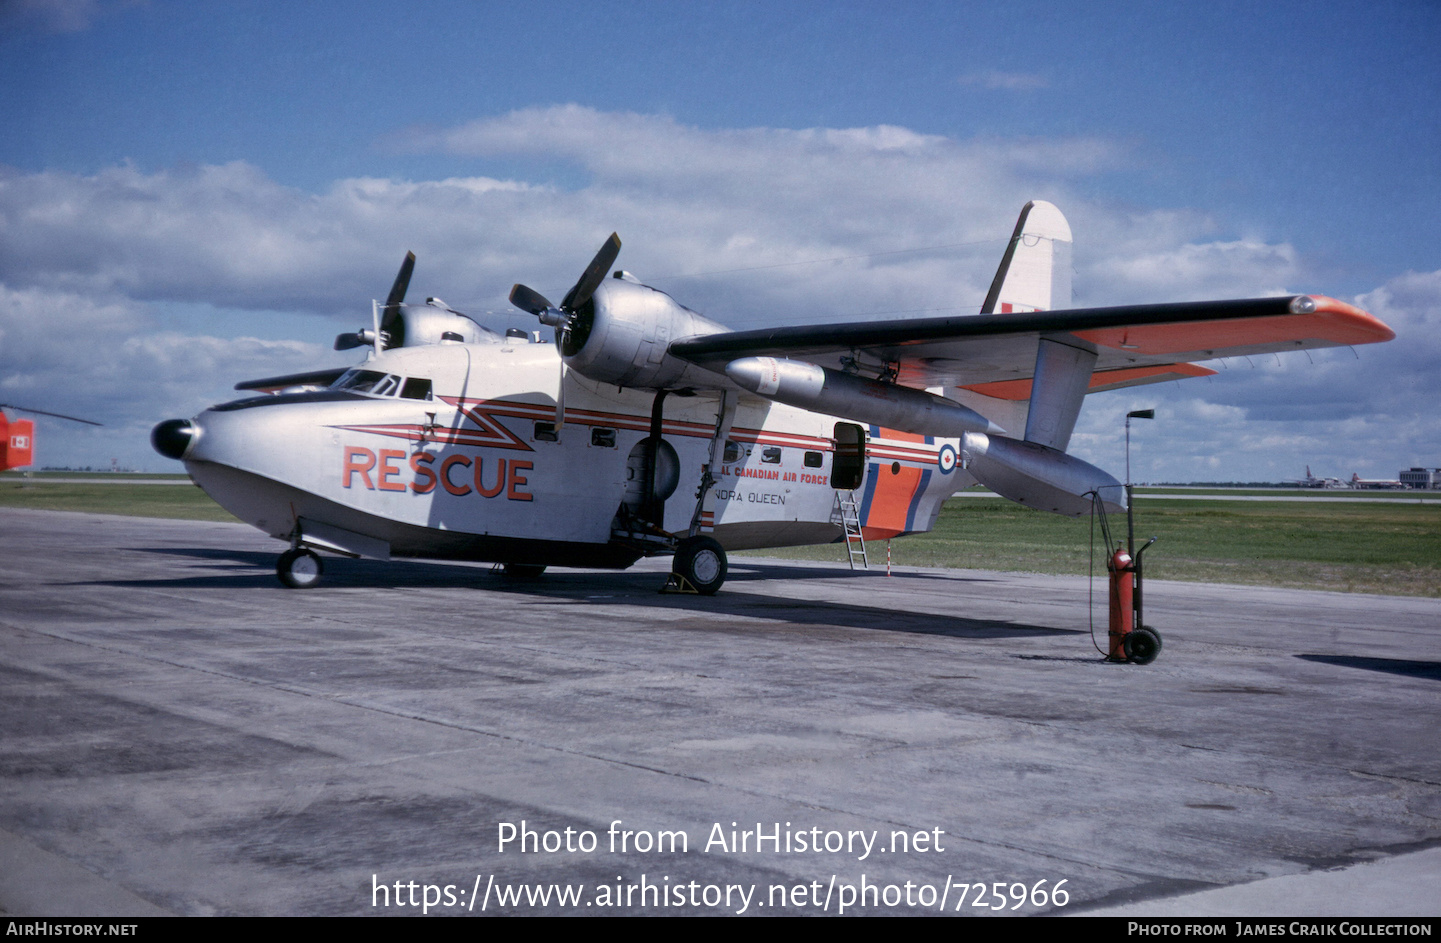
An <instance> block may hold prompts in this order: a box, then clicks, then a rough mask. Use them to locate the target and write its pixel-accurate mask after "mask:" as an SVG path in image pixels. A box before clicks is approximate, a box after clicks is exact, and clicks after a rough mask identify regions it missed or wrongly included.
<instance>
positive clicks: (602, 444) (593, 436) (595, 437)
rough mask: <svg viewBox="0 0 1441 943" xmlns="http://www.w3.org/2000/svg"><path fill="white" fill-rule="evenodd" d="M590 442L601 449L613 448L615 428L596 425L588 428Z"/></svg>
mask: <svg viewBox="0 0 1441 943" xmlns="http://www.w3.org/2000/svg"><path fill="white" fill-rule="evenodd" d="M590 444H591V445H594V446H596V447H597V448H602V449H613V448H615V430H614V429H602V428H600V427H596V428H594V429H591V430H590Z"/></svg>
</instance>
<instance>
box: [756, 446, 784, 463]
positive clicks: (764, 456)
mask: <svg viewBox="0 0 1441 943" xmlns="http://www.w3.org/2000/svg"><path fill="white" fill-rule="evenodd" d="M761 461H762V462H765V463H766V464H767V465H779V464H780V463H781V450H780V447H779V446H776V445H768V446H766V447H765V448H763V449H761Z"/></svg>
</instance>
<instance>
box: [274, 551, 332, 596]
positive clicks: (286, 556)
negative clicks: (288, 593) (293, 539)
mask: <svg viewBox="0 0 1441 943" xmlns="http://www.w3.org/2000/svg"><path fill="white" fill-rule="evenodd" d="M324 573H325V567H324V565H322V564H321V562H320V556H319V555H318V554H317V553H316V552H315V551H314V550H306V549H304V548H303V547H297V548H295V549H293V550H287V551H285V552H284V553H282V554H281V555H280V559H279V560H277V561H275V575H276V576H278V577H280V582H282V583H284V584H285V585H286V586H289V587H290V588H291V589H309V588H310V587H312V586H318V585H320V577H321V576H322V575H323V574H324Z"/></svg>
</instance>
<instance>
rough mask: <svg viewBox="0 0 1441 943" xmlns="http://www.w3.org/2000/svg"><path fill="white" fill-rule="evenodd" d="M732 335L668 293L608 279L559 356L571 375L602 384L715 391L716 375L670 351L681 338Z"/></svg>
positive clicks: (581, 312) (576, 319) (579, 315)
mask: <svg viewBox="0 0 1441 943" xmlns="http://www.w3.org/2000/svg"><path fill="white" fill-rule="evenodd" d="M727 330H728V328H726V327H723V326H722V325H720V324H717V323H716V322H714V321H712V320H710V319H709V318H706V317H703V316H701V315H699V314H696V313H695V312H694V311H692V310H691V309H689V308H687V307H685V306H684V305H682V304H679V303H677V302H676V300H675V299H674V298H672V297H671V296H670V295H667V294H666V293H665V292H663V291H659V290H657V289H654V288H651V287H650V286H649V285H642V284H640V283H639V282H634V281H630V280H628V279H622V278H607V279H606V280H605V281H604V282H602V283H601V284H600V286H599V287H598V288H596V290H595V293H594V294H593V295H591V297H590V299H589V300H588V301H586V302H585V303H584V304H583V305H581V306H580V307H579V308H578V309H577V310H576V312H575V315H574V316H573V317H572V318H571V323H570V330H569V332H568V333H566V334H565V336H564V337H563V339H562V342H561V348H560V352H561V356H563V357H564V358H565V362H566V365H567V366H569V367H570V368H571V369H572V370H574V371H576V372H577V373H579V374H581V375H582V376H584V377H588V378H589V379H592V380H596V381H598V382H601V383H611V384H615V385H616V386H628V387H637V388H641V389H653V390H654V389H676V388H678V387H685V386H689V385H691V384H696V385H703V386H714V385H715V375H714V374H712V373H710V372H709V371H705V370H702V369H701V368H699V367H697V366H696V365H695V364H692V363H689V362H688V361H685V360H681V359H679V358H677V357H672V356H670V354H668V353H666V351H667V349H668V348H669V347H670V345H671V343H672V342H673V341H677V340H680V339H681V338H687V337H699V336H702V335H706V334H720V333H723V332H725V331H727Z"/></svg>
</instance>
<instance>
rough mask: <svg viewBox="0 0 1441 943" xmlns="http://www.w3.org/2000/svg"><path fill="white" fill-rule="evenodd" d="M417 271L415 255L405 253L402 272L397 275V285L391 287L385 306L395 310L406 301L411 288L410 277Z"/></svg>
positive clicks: (401, 266) (401, 264) (401, 267)
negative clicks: (406, 293) (407, 290)
mask: <svg viewBox="0 0 1441 943" xmlns="http://www.w3.org/2000/svg"><path fill="white" fill-rule="evenodd" d="M414 271H415V253H414V252H407V253H405V261H404V262H401V263H400V271H399V272H398V273H396V276H395V284H393V285H391V286H390V294H389V295H387V296H386V299H385V306H386V307H387V308H394V307H396V306H397V305H399V304H400V303H401V302H402V301H404V300H405V292H406V289H408V288H410V275H411V273H412V272H414Z"/></svg>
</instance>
